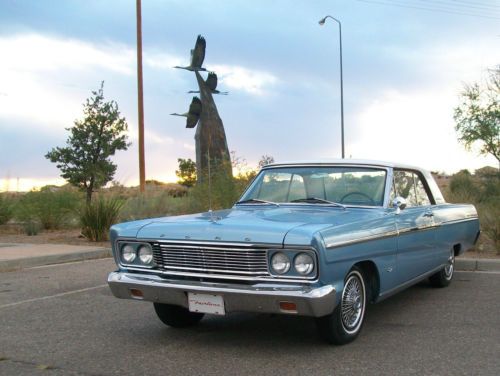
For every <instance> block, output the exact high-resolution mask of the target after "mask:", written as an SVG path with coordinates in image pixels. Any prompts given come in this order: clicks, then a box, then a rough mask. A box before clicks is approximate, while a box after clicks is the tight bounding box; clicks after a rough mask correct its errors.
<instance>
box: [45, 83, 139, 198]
mask: <svg viewBox="0 0 500 376" xmlns="http://www.w3.org/2000/svg"><path fill="white" fill-rule="evenodd" d="M103 86H104V82H101V87H100V89H99V90H97V91H93V92H92V97H90V98H87V100H86V102H85V104H84V106H83V114H84V118H83V119H82V120H75V122H74V125H73V127H71V128H66V130H67V131H69V132H70V136H69V137H68V139H67V140H66V145H67V146H66V147H56V148H53V149H52V150H51V151H50V152H48V153H47V154H46V155H45V158H47V159H49V160H50V161H51V162H53V163H56V164H57V168H59V169H60V170H61V172H62V174H61V176H62V177H63V178H64V179H66V180H67V181H68V182H69V183H71V184H72V185H74V186H76V187H78V188H80V189H82V190H83V191H85V192H86V199H87V204H89V203H90V201H91V199H92V192H93V191H94V190H95V189H98V188H100V187H102V186H104V185H105V184H106V183H108V182H110V181H111V180H112V179H113V176H114V174H115V172H116V165H115V164H114V163H113V162H111V160H110V158H109V157H110V156H112V155H114V154H115V152H116V151H117V150H127V148H128V146H130V143H128V142H127V135H126V131H127V129H128V125H127V122H126V120H125V118H124V117H121V116H120V111H119V110H118V104H117V103H116V102H115V101H109V102H106V101H105V100H104V92H103Z"/></svg>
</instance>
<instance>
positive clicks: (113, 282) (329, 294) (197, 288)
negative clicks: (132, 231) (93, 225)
mask: <svg viewBox="0 0 500 376" xmlns="http://www.w3.org/2000/svg"><path fill="white" fill-rule="evenodd" d="M108 284H109V287H110V288H111V291H112V293H113V295H114V296H116V297H117V298H121V299H136V300H146V301H150V302H155V303H167V304H174V305H179V306H182V307H186V308H187V307H188V299H187V293H188V292H193V293H204V294H214V295H221V296H222V297H223V298H224V306H225V310H226V312H266V313H288V314H290V313H292V314H297V315H303V316H314V317H320V316H325V315H327V314H329V313H331V312H332V311H333V309H334V308H335V301H336V299H335V288H334V287H333V286H331V285H325V286H322V287H317V288H312V287H309V286H303V285H284V284H271V283H257V284H254V285H239V284H226V283H211V282H194V281H183V280H170V279H164V278H161V277H158V276H155V275H146V274H135V273H126V272H112V273H110V274H109V276H108ZM132 290H134V294H132ZM137 290H139V291H140V292H141V294H142V297H138V296H137ZM282 302H287V303H295V305H296V310H295V311H290V310H282V309H281V308H280V303H282Z"/></svg>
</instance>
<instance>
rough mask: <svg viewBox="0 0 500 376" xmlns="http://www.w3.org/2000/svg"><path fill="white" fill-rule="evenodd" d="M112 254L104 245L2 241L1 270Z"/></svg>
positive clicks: (0, 246) (82, 259) (0, 250)
mask: <svg viewBox="0 0 500 376" xmlns="http://www.w3.org/2000/svg"><path fill="white" fill-rule="evenodd" d="M111 256H112V254H111V249H110V248H103V247H92V246H81V245H66V244H24V243H0V272H6V271H12V270H19V269H24V268H31V267H34V266H43V265H51V264H60V263H64V262H74V261H84V260H93V259H99V258H105V257H111Z"/></svg>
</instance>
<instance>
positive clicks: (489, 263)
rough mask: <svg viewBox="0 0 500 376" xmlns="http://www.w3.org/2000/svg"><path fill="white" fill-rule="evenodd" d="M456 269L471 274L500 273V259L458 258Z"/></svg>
mask: <svg viewBox="0 0 500 376" xmlns="http://www.w3.org/2000/svg"><path fill="white" fill-rule="evenodd" d="M455 269H456V270H461V271H471V272H476V271H481V272H483V271H484V272H498V271H500V259H468V258H457V259H456V260H455Z"/></svg>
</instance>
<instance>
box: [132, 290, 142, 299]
mask: <svg viewBox="0 0 500 376" xmlns="http://www.w3.org/2000/svg"><path fill="white" fill-rule="evenodd" d="M130 295H132V298H136V299H143V298H144V294H143V293H142V291H141V290H138V289H130Z"/></svg>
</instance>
